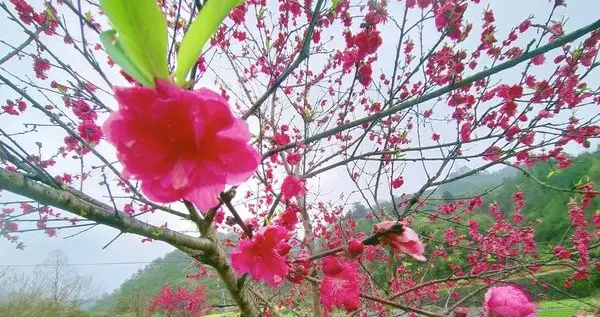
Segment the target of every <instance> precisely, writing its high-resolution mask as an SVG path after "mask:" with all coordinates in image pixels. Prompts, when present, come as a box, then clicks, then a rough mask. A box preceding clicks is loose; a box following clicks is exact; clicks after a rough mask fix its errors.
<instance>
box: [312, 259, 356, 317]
mask: <svg viewBox="0 0 600 317" xmlns="http://www.w3.org/2000/svg"><path fill="white" fill-rule="evenodd" d="M323 261H324V266H327V267H329V266H333V267H335V269H331V268H328V269H325V270H324V272H325V277H324V278H323V281H322V282H321V305H323V308H324V310H325V311H324V313H325V316H328V315H329V313H331V311H333V308H335V307H337V308H344V309H345V310H346V311H347V312H352V311H355V310H357V309H358V308H359V307H360V278H359V274H358V268H357V264H356V263H351V262H341V261H338V260H337V259H336V258H334V257H332V256H330V257H327V258H325V259H323Z"/></svg>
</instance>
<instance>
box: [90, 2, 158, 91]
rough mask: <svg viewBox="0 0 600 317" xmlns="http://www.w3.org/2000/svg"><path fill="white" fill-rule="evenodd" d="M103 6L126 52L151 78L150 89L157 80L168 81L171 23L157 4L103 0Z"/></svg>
mask: <svg viewBox="0 0 600 317" xmlns="http://www.w3.org/2000/svg"><path fill="white" fill-rule="evenodd" d="M100 6H101V7H102V10H103V11H104V13H105V14H106V16H108V18H109V19H110V22H111V23H112V25H113V28H114V29H115V31H116V32H117V33H118V43H119V45H120V46H121V50H122V52H123V53H124V55H125V56H127V58H128V59H129V61H130V62H131V63H132V64H133V65H135V67H136V69H137V70H138V71H139V72H140V73H141V74H142V75H144V77H146V78H151V82H152V84H151V85H150V86H154V78H160V79H168V78H169V68H168V65H167V36H168V35H167V20H166V19H165V16H164V15H163V13H162V11H161V9H160V8H159V7H158V4H157V3H156V0H100ZM119 66H121V67H123V66H122V65H120V64H119ZM130 75H132V74H130Z"/></svg>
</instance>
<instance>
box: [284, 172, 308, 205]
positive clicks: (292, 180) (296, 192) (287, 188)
mask: <svg viewBox="0 0 600 317" xmlns="http://www.w3.org/2000/svg"><path fill="white" fill-rule="evenodd" d="M304 183H305V180H304V179H301V178H299V177H296V176H294V175H288V176H286V177H285V178H284V179H283V183H282V184H281V194H282V196H283V199H290V198H292V197H301V196H304V194H306V187H305V184H304Z"/></svg>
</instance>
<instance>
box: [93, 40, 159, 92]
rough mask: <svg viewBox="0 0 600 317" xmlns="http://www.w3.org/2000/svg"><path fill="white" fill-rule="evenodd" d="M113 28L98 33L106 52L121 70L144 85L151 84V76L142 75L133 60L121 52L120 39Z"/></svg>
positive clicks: (152, 83)
mask: <svg viewBox="0 0 600 317" xmlns="http://www.w3.org/2000/svg"><path fill="white" fill-rule="evenodd" d="M116 35H117V32H116V31H115V30H110V31H104V32H102V34H100V41H102V45H104V49H105V50H106V53H107V54H108V55H110V57H111V58H112V60H113V61H114V62H115V63H117V65H119V66H120V67H121V68H122V69H123V71H125V72H126V73H127V74H129V75H130V76H131V77H133V78H135V80H137V81H138V82H139V83H141V84H143V85H146V86H153V85H154V82H153V81H152V79H151V78H148V77H146V76H144V74H143V73H142V72H140V70H139V69H138V68H137V67H136V66H135V64H133V62H132V61H131V60H130V59H129V58H128V57H127V55H125V52H123V47H122V46H121V43H120V41H119V40H118V39H117V38H116Z"/></svg>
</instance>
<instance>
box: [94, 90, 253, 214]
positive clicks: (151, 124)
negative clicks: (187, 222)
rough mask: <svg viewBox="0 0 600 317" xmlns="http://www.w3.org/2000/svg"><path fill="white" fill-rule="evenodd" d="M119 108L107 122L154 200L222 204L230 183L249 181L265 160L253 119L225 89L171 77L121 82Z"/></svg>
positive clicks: (123, 158) (132, 173) (130, 170)
mask: <svg viewBox="0 0 600 317" xmlns="http://www.w3.org/2000/svg"><path fill="white" fill-rule="evenodd" d="M115 98H116V99H117V101H118V102H119V111H116V112H113V113H112V114H111V115H110V117H109V118H108V119H107V120H106V122H105V123H104V126H103V130H104V133H105V135H106V137H107V139H108V141H109V142H110V143H112V144H113V145H114V146H115V147H116V148H117V156H118V158H119V160H120V162H121V163H122V164H123V166H124V170H123V174H124V175H125V176H127V177H134V178H136V179H139V180H140V181H141V185H142V191H143V192H144V194H146V195H147V196H148V198H150V199H151V200H155V201H158V202H173V201H176V200H179V199H187V200H190V201H192V202H193V203H194V204H195V205H196V206H197V207H198V208H199V209H201V210H206V209H209V208H211V207H214V206H215V205H217V203H218V201H217V197H218V195H219V194H220V193H221V192H222V191H223V189H224V188H225V184H230V185H235V184H239V183H241V182H243V181H246V180H247V179H248V178H249V177H250V176H251V175H252V173H254V171H255V170H256V168H257V167H258V164H259V161H260V158H259V154H258V152H257V151H256V150H255V149H254V148H252V147H251V146H250V145H248V141H249V139H250V132H249V131H248V126H247V124H246V123H245V122H244V121H243V120H241V119H239V118H236V117H234V116H233V114H232V113H231V110H230V109H229V105H228V104H227V101H226V100H225V99H224V98H223V97H222V96H220V95H219V94H217V93H215V92H213V91H211V90H209V89H206V88H201V89H199V90H196V91H189V90H184V89H182V88H179V87H177V86H175V85H173V84H171V83H169V82H166V81H157V82H156V88H154V89H152V88H149V87H141V86H140V87H129V88H116V89H115Z"/></svg>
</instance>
